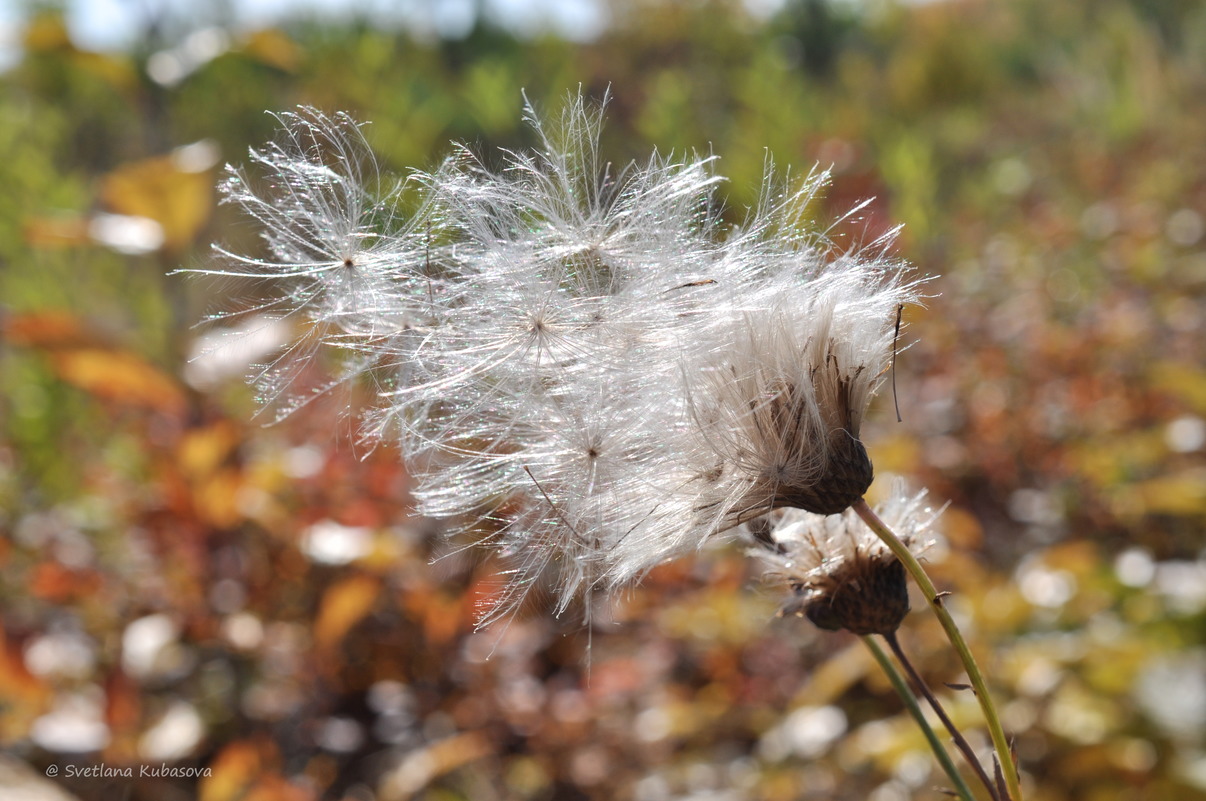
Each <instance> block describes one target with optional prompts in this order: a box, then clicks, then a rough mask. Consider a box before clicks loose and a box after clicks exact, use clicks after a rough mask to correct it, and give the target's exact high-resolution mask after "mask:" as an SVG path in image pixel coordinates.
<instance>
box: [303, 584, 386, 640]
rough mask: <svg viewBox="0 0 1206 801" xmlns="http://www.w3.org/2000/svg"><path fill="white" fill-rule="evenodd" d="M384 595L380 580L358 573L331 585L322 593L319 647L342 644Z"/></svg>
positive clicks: (316, 626) (317, 626)
mask: <svg viewBox="0 0 1206 801" xmlns="http://www.w3.org/2000/svg"><path fill="white" fill-rule="evenodd" d="M380 594H381V582H380V580H379V579H377V578H374V577H373V576H368V575H356V576H351V577H350V578H346V579H344V580H343V581H340V582H339V583H337V584H333V585H331V587H329V588H328V589H327V591H326V593H324V594H323V596H322V602H321V604H320V605H319V609H318V618H317V620H316V621H315V623H314V639H315V642H316V643H317V644H318V646H319V647H320V648H330V647H332V646H334V645H336V644H338V643H339V641H340V640H342V639H343V637H344V635H345V634H347V633H348V631H349V630H350V629H351V628H352V626H355V625H356V624H357V623H359V622H360V621H361V620H363V619H364V617H365V616H366V615H367V614H368V613H369V612H371V611H372V609H373V606H374V605H375V604H376V603H377V597H378V596H379V595H380Z"/></svg>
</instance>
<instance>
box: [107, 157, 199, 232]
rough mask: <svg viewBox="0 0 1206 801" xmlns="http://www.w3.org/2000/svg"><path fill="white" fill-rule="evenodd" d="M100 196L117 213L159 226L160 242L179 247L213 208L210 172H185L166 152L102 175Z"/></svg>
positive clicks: (197, 230) (196, 230) (197, 228)
mask: <svg viewBox="0 0 1206 801" xmlns="http://www.w3.org/2000/svg"><path fill="white" fill-rule="evenodd" d="M101 198H102V200H104V202H105V204H106V205H108V207H109V208H110V209H112V210H113V211H115V212H117V213H118V214H126V215H130V216H133V217H147V218H150V219H152V220H154V221H155V222H157V223H159V225H160V226H161V227H162V228H163V237H164V245H165V246H166V247H167V248H168V249H171V250H179V249H180V248H182V247H184V246H186V245H188V244H189V243H190V242H192V241H193V239H194V238H195V237H196V236H197V234H198V233H200V231H201V229H202V227H204V225H205V223H206V222H207V221H208V220H209V215H210V212H211V211H212V209H213V176H212V175H211V174H210V173H209V172H208V171H203V172H185V171H183V170H180V169H178V168H177V167H176V165H175V162H173V161H172V158H171V157H170V156H158V157H155V158H149V159H143V160H142V161H135V162H131V163H129V164H124V165H122V166H121V167H118V168H117V169H115V170H113V171H112V172H110V173H109V174H108V175H106V176H105V177H104V179H103V181H102V184H101Z"/></svg>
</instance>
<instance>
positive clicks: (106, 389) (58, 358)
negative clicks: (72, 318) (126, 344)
mask: <svg viewBox="0 0 1206 801" xmlns="http://www.w3.org/2000/svg"><path fill="white" fill-rule="evenodd" d="M52 359H53V364H54V368H55V371H56V372H57V373H58V374H59V377H60V378H62V379H63V380H64V381H66V382H67V383H69V384H73V385H75V386H77V387H79V388H80V389H82V390H84V391H85V392H88V393H89V394H91V395H93V396H94V397H97V398H101V399H103V400H109V401H114V402H115V403H118V404H121V405H123V406H135V407H142V408H148V409H153V410H155V411H159V412H165V413H168V414H175V415H179V414H182V413H183V412H184V409H185V406H186V399H185V394H184V390H183V389H182V388H181V386H180V384H179V383H178V382H177V381H176V380H175V379H173V378H172V377H171V376H169V375H167V374H166V373H164V372H163V371H162V370H160V369H159V368H157V367H155V366H153V365H151V364H150V363H148V362H146V361H145V360H143V359H141V358H139V357H138V356H136V355H135V354H133V353H130V352H128V351H115V350H105V349H103V348H80V349H77V350H68V351H64V352H62V353H55V354H53V355H52Z"/></svg>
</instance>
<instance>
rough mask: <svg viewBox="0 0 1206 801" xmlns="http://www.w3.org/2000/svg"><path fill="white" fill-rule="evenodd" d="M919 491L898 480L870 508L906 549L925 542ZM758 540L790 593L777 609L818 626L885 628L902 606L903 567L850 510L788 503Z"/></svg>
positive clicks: (858, 630) (905, 602) (895, 622)
mask: <svg viewBox="0 0 1206 801" xmlns="http://www.w3.org/2000/svg"><path fill="white" fill-rule="evenodd" d="M924 498H925V493H924V492H923V493H920V494H917V495H913V496H909V495H906V494H905V493H904V492H903V489H902V488H901V487H899V485H898V486H897V487H896V488H894V493H893V496H892V497H891V498H890V499H889V500H888V501H887V502H885V503H884V504H883V505H882V506H881V507H880V508H879V509H878V510H877V511H878V513H879V515H880V516H881V517H882V518H884V520H885V521H891V522H890V523H889V525H890V526H892V528H893V530H894V531H896V532H898V535H899V536H900V539H901V541H902V542H904V543H905V545H907V546H908V547H909V548H910V549H911V550H913V551H914V553H921V552H922V551H924V550H926V548H928V547H929V545H930V544H931V540H929V539H928V538H927V537H926V534H927V532H928V530H929V528H930V526H931V524H932V523H933V521H934V519H935V518H936V517H937V513H935V512H933V511H932V510H930V509H928V508H925V507H924V505H923V501H924ZM758 541H759V545H760V547H759V548H758V550H757V553H758V554H759V555H760V556H761V557H762V558H763V559H764V560H765V561H766V562H767V565H768V571H767V572H768V575H770V576H772V577H773V578H774V579H776V580H778V581H781V582H783V583H785V584H786V585H787V587H788V588H789V590H790V592H791V597H790V598H789V599H788V601H787V602H786V603H785V604H784V606H783V607H782V609H781V610H780V614H783V615H798V616H802V617H807V618H808V619H809V620H811V621H812V622H813V623H814V624H816V626H817V627H819V628H822V629H825V630H826V631H841V630H845V631H850V632H852V633H854V634H859V635H866V634H883V635H888V634H891V633H893V632H895V631H896V629H897V628H899V626H900V624H901V622H902V621H903V620H904V618H905V615H907V614H908V612H909V593H908V584H907V581H906V574H905V570H904V566H903V565H901V564H900V562H899V561H898V560H897V559H896V557H895V556H894V555H893V554H892V552H891V551H890V550H889V549H888V547H887V546H886V545H884V543H883V542H882V541H881V540H880V539H879V537H877V536H876V535H875V533H874V532H872V531H871V529H870V528H868V527H867V526H866V524H865V523H863V521H862V520H861V519H860V518H859V517H858V515H856V514H855V513H854V512H853V511H849V510H847V511H845V512H843V513H841V514H837V515H827V516H826V515H817V514H811V513H808V512H804V511H802V510H799V509H789V510H787V511H785V512H783V513H781V515H780V517H779V519H778V520H777V521H776V522H774V524H773V525H772V527H771V528H770V529H769V530H768V531H767V532H766V533H765V534H764V535H763V536H762V537H761V538H760V539H759V540H758Z"/></svg>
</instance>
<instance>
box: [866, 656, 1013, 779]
mask: <svg viewBox="0 0 1206 801" xmlns="http://www.w3.org/2000/svg"><path fill="white" fill-rule="evenodd" d="M883 638H884V641H885V642H886V643H888V648H890V649H891V650H892V653H893V654H894V655H895V656H896V661H897V662H899V663H900V666H901V667H902V668H904V671H905V675H907V676H908V677H909V678H910V679H912V680H913V692H914V693H915V694H917V695H920V696H921V697H922V698H924V699H925V700H926V701H928V702H929V704H930V708H931V709H933V710H934V714H935V715H937V716H938V719H939V720H940V721H942V725H943V726H945V727H946V730H947V732H948V733H949V734H950V736H951V739H952V740H953V741H954V743H955V747H956V748H958V749H959V751H960V752H961V753H962V754H963V758H964V759H966V760H967V764H968V766H969V767H971V769H972V770H973V771H975V773H976V777H977V778H979V779H980V783H981V784H983V785H984V787H985V789H987V790H988V794H989V795H990V796H991V797H992V799H993V801H1000V798H1001V796H1000V795H999V794H998V792H997V786H996V785H995V784H993V782H992V780H991V779H989V778H988V774H987V773H985V772H984V766H983V765H981V764H980V760H978V759H976V752H975V751H974V750H972V747H971V744H970V743H968V742H967V738H966V737H964V736H963V732H961V731H959V728H958V727H957V726H956V725H955V722H954V721H953V720H951V717H950V715H948V714H946V710H945V709H943V708H942V704H941V703H940V702H939V701H938V696H936V695H934V693H933V691H932V690H930V687H929V685H928V684H926V683H925V679H923V678H921V674H920V673H918V672H917V669H916V668H914V667H913V663H912V662H911V661H910V660H909V657H908V655H907V654H905V652H904V648H902V647H901V646H900V638H899V637H897V636H896V632H891V633H890V634H884V635H883Z"/></svg>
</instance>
